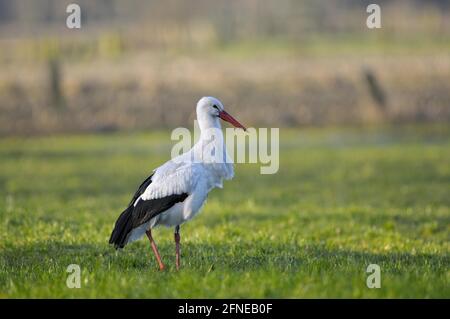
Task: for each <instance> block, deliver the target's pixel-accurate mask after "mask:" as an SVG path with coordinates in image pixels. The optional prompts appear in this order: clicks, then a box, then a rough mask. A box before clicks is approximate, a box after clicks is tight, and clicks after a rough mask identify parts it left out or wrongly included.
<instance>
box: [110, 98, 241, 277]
mask: <svg viewBox="0 0 450 319" xmlns="http://www.w3.org/2000/svg"><path fill="white" fill-rule="evenodd" d="M196 112H197V121H198V125H199V128H200V138H199V140H198V141H197V143H196V144H195V145H194V146H193V147H192V148H191V149H190V150H189V151H188V152H186V153H183V154H181V155H179V156H177V157H174V158H172V159H171V160H169V161H168V162H166V163H165V164H163V165H162V166H160V167H158V168H156V169H154V170H153V172H152V174H151V175H150V176H149V177H147V178H146V179H145V180H144V182H142V184H141V185H140V186H139V188H138V190H137V191H136V193H135V194H134V196H133V198H132V199H131V201H130V203H129V204H128V207H127V208H126V209H125V210H124V211H123V212H122V214H121V215H120V216H119V218H118V219H117V221H116V223H115V226H114V229H113V231H112V234H111V237H110V239H109V243H110V244H113V245H114V247H115V248H116V249H118V248H123V247H125V245H127V244H128V243H131V242H133V241H135V240H137V239H139V238H141V237H142V236H143V235H144V234H146V235H147V237H148V240H149V241H150V245H151V248H152V250H153V253H154V254H155V257H156V261H157V263H158V266H159V269H160V270H164V268H165V266H164V263H163V262H162V260H161V256H160V254H159V252H158V248H157V246H156V242H155V241H154V239H153V237H152V229H153V228H155V227H156V226H160V225H163V226H167V227H174V229H175V232H174V238H175V256H176V257H175V264H176V269H177V270H178V269H179V268H180V225H181V224H183V223H185V222H187V221H189V220H190V219H192V218H193V217H194V216H195V215H197V213H198V212H199V211H200V209H201V208H202V206H203V204H204V203H205V201H206V198H207V196H208V193H209V192H210V191H211V190H212V189H213V188H215V187H219V188H222V183H223V180H229V179H231V178H233V176H234V170H233V163H232V161H231V160H230V159H229V157H228V155H227V152H226V147H225V143H224V142H223V134H222V130H221V124H220V120H219V119H222V120H224V121H227V122H229V123H231V124H232V125H233V126H235V127H237V128H242V129H244V130H246V129H245V127H244V126H243V125H242V124H240V123H239V122H238V121H237V120H236V119H234V118H233V117H232V116H231V115H230V114H228V113H227V112H226V111H225V110H224V107H223V104H222V103H221V102H220V101H219V100H218V99H216V98H214V97H203V98H201V99H200V100H199V101H198V103H197V108H196ZM219 153H220V154H221V155H222V156H220V157H217V156H215V155H217V154H219ZM217 158H219V160H217Z"/></svg>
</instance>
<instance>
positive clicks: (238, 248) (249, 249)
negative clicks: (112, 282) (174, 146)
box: [0, 241, 450, 273]
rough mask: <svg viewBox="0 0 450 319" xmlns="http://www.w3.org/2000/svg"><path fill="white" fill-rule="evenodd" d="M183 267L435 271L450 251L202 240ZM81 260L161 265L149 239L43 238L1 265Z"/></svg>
mask: <svg viewBox="0 0 450 319" xmlns="http://www.w3.org/2000/svg"><path fill="white" fill-rule="evenodd" d="M160 252H161V255H162V258H163V261H164V262H165V263H166V264H167V265H168V266H169V269H173V264H174V261H175V253H174V247H173V245H171V244H162V245H160ZM182 263H183V268H184V269H188V270H190V271H197V272H209V271H214V270H221V271H234V272H241V271H267V270H270V271H281V272H291V271H298V270H299V269H303V270H308V271H328V270H329V271H335V270H342V271H345V270H350V269H355V268H357V269H365V267H367V265H369V264H371V263H376V264H379V265H380V266H382V267H383V269H384V271H388V272H391V273H396V272H400V271H404V270H405V268H415V269H417V268H420V269H422V270H423V269H427V270H429V271H441V272H445V271H446V270H447V267H448V264H450V258H449V257H448V256H446V255H431V254H416V255H413V254H410V253H386V254H374V253H368V252H361V251H350V250H342V249H330V248H326V247H324V246H320V245H305V246H295V245H287V244H284V245H279V244H273V243H269V242H266V243H256V242H255V243H242V244H230V245H227V244H197V243H189V242H187V243H185V244H184V245H183V246H182ZM69 264H79V265H82V266H84V267H86V268H87V269H88V270H89V269H90V270H94V269H97V270H99V269H102V268H103V269H104V270H105V271H107V270H111V269H112V270H116V271H121V272H127V271H147V270H149V269H154V270H156V264H155V260H154V256H153V254H152V252H151V249H150V247H149V246H148V244H147V243H144V242H143V241H142V242H139V243H137V244H131V245H129V246H127V247H126V248H125V249H123V250H121V251H116V250H114V249H113V248H112V247H108V245H107V244H105V245H94V244H73V245H71V244H65V243H59V242H39V243H33V244H30V245H27V246H22V247H6V248H5V249H3V251H2V254H1V256H0V269H3V271H6V273H8V272H13V273H14V272H15V271H16V270H25V271H39V270H40V269H50V268H60V267H61V269H62V271H65V268H66V267H67V266H68V265H69Z"/></svg>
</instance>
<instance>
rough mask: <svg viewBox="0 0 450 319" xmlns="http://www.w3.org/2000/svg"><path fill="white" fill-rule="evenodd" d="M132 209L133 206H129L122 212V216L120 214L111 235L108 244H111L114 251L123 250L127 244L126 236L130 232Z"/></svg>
mask: <svg viewBox="0 0 450 319" xmlns="http://www.w3.org/2000/svg"><path fill="white" fill-rule="evenodd" d="M133 208H134V207H133V205H130V206H129V207H128V208H127V209H125V210H124V211H123V212H122V214H120V216H119V218H118V219H117V221H116V224H115V226H114V229H113V231H112V233H111V237H110V238H109V243H110V244H113V245H114V247H115V248H116V249H117V248H123V247H125V245H126V244H127V240H128V235H129V234H130V232H131V230H132V227H131V216H132V213H133Z"/></svg>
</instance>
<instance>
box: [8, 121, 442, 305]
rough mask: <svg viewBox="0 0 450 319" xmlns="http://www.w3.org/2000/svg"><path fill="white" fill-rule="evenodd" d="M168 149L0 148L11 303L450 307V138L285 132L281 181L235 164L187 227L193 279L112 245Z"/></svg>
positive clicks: (57, 140) (107, 142)
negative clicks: (277, 300) (436, 300)
mask: <svg viewBox="0 0 450 319" xmlns="http://www.w3.org/2000/svg"><path fill="white" fill-rule="evenodd" d="M169 136H170V135H169V133H167V132H161V133H132V134H131V133H129V134H122V133H121V134H111V135H80V136H60V137H43V138H29V139H23V138H21V139H19V138H8V139H2V140H0V194H1V197H0V216H1V217H0V221H1V224H0V297H3V298H9V297H13V298H16V297H69V298H70V297H74V298H78V297H89V298H95V297H138V298H153V297H213V298H217V297H257V298H260V297H261V298H263V297H288V298H303V297H308V298H309V297H352V298H358V297H367V298H373V297H388V298H390V297H406V298H413V297H427V298H432V297H444V298H450V285H449V279H450V268H449V266H450V256H449V239H450V212H449V206H450V196H449V189H450V188H449V186H450V147H449V146H450V129H449V128H448V126H447V127H446V126H432V127H430V126H428V127H403V128H373V129H362V130H357V129H340V128H339V129H338V128H336V129H303V130H285V131H283V130H282V134H281V143H280V144H281V145H280V147H281V159H280V171H279V173H278V174H276V175H260V174H259V167H258V166H257V165H247V164H241V165H238V166H237V170H236V177H235V179H234V180H232V181H231V182H227V183H226V184H225V188H224V189H223V190H214V191H213V192H212V193H211V194H210V196H209V199H208V203H207V205H206V206H205V208H204V210H203V212H202V213H201V214H200V215H198V216H197V217H196V219H194V220H193V221H191V222H190V223H188V224H186V225H184V226H182V229H181V236H182V270H181V271H179V272H177V271H175V269H174V263H175V260H174V259H175V258H174V244H173V233H172V229H165V228H161V229H157V230H156V231H155V232H154V236H155V239H156V241H157V242H158V244H159V246H160V250H161V253H162V256H163V260H164V261H165V262H166V264H167V265H168V266H169V268H168V270H167V271H165V272H163V273H160V272H159V271H158V270H157V266H156V263H155V260H154V258H153V256H152V254H151V250H150V248H149V245H148V242H147V241H146V240H144V239H142V240H141V241H139V242H137V243H134V244H132V245H130V246H127V247H126V249H124V250H123V251H115V250H114V249H113V248H112V247H110V246H108V244H107V241H108V238H109V235H110V232H111V230H112V227H113V224H114V222H115V220H116V218H117V216H118V214H119V213H120V212H121V211H122V209H123V208H124V207H125V205H126V204H127V203H128V201H129V199H130V197H131V195H132V193H133V192H134V190H135V188H136V187H137V186H138V184H139V183H140V182H141V181H142V180H143V179H144V178H145V177H146V175H147V174H148V173H149V172H150V171H151V170H152V169H153V168H154V167H155V166H157V165H159V164H161V163H162V162H163V161H165V160H167V159H168V158H167V156H168V154H169V150H170V147H171V143H170V140H169ZM371 263H376V264H379V265H380V267H381V288H380V289H368V288H367V287H366V277H367V274H366V267H367V266H368V265H369V264H371ZM69 264H79V265H80V266H81V276H82V286H81V288H80V289H69V288H67V287H66V278H67V275H68V274H67V272H66V268H67V266H68V265H69Z"/></svg>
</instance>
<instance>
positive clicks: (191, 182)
mask: <svg viewBox="0 0 450 319" xmlns="http://www.w3.org/2000/svg"><path fill="white" fill-rule="evenodd" d="M200 173H201V166H200V165H199V164H195V163H175V162H171V161H170V162H168V163H166V164H164V165H163V166H161V167H159V168H157V169H156V170H154V172H153V174H152V175H151V176H150V177H148V178H147V179H146V180H145V181H144V182H143V183H142V184H141V186H140V187H139V189H138V191H137V192H136V194H135V195H134V197H133V199H132V201H131V203H130V205H129V206H128V208H127V209H126V210H125V211H124V212H123V213H122V214H121V215H120V216H119V218H118V219H117V221H116V224H115V227H114V230H113V232H112V234H111V238H110V240H109V243H110V244H114V245H115V247H116V248H117V247H120V248H122V247H124V246H125V244H126V243H127V240H128V236H129V234H130V233H131V231H132V230H133V229H134V228H136V227H139V226H140V225H142V224H145V223H147V222H148V221H149V220H151V219H152V218H153V217H155V216H157V215H159V214H161V213H163V212H165V211H166V210H168V209H169V208H171V207H172V206H173V205H175V204H176V203H179V202H183V201H184V200H185V199H186V198H187V197H188V196H189V195H190V194H191V193H192V191H193V190H194V188H195V185H196V184H197V182H198V180H199V178H201V174H200Z"/></svg>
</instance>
